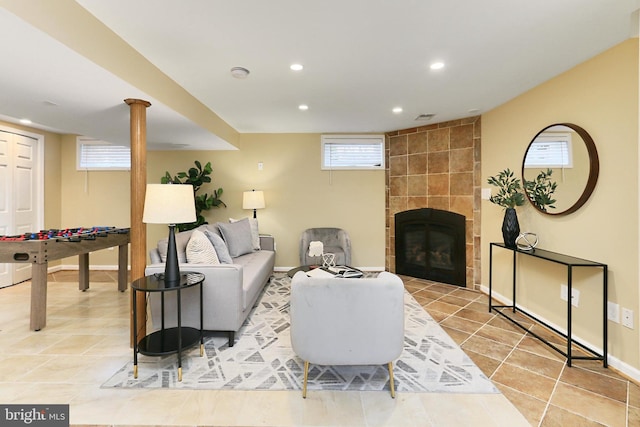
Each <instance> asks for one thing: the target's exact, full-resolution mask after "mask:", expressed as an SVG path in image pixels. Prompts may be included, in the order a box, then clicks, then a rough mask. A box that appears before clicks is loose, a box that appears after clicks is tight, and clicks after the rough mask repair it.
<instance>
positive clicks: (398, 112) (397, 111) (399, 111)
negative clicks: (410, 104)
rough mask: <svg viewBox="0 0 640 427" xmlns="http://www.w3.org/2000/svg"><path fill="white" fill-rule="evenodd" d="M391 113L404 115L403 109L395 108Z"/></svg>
mask: <svg viewBox="0 0 640 427" xmlns="http://www.w3.org/2000/svg"><path fill="white" fill-rule="evenodd" d="M391 111H393V112H394V113H396V114H400V113H402V107H394V108H393V110H391Z"/></svg>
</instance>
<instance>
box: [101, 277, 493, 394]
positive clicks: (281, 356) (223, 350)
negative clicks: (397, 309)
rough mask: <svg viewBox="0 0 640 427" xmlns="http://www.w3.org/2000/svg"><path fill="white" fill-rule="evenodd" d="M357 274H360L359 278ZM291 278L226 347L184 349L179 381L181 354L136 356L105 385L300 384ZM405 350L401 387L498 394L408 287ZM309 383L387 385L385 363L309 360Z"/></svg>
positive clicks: (218, 337)
mask: <svg viewBox="0 0 640 427" xmlns="http://www.w3.org/2000/svg"><path fill="white" fill-rule="evenodd" d="M354 280H357V279H354ZM290 285H291V279H290V278H289V277H287V276H286V275H284V276H281V275H275V276H274V277H273V278H272V279H271V281H270V282H269V283H268V284H267V286H265V289H264V292H263V294H262V295H261V297H260V298H259V299H258V302H257V303H256V306H255V307H254V309H253V311H252V313H250V315H249V316H248V318H247V320H246V321H245V324H244V325H243V326H242V328H241V329H240V331H239V332H237V333H236V343H235V345H234V346H233V347H229V346H228V342H227V336H226V334H213V335H206V336H205V355H204V356H203V357H200V350H199V346H195V347H192V348H191V349H188V350H186V351H184V352H183V354H182V381H181V382H179V381H177V360H176V355H175V354H172V355H167V356H162V357H151V356H144V355H139V356H138V378H137V379H134V378H133V361H130V362H129V363H127V364H126V365H125V366H123V367H122V368H121V369H120V370H119V371H118V372H116V373H115V374H114V375H113V376H112V377H111V378H110V379H109V380H108V381H107V382H105V383H104V384H103V385H102V387H103V388H123V389H124V388H169V389H190V390H193V389H202V390H207V389H208V390H271V391H274V390H301V389H302V382H303V365H304V362H303V361H302V359H300V358H299V357H298V356H297V355H296V354H295V353H294V352H293V350H292V349H291V341H290V336H289V294H290ZM404 301H405V337H404V350H403V352H402V354H401V355H400V358H399V359H397V360H396V361H394V363H393V367H394V380H395V386H396V390H397V391H398V392H412V393H500V392H499V391H498V389H497V388H496V387H495V386H494V385H493V384H492V383H491V381H490V380H489V379H488V378H487V377H486V376H485V375H484V374H483V373H482V371H481V370H480V369H479V368H478V367H477V366H476V365H475V364H474V363H473V362H472V361H471V359H470V358H469V357H468V356H467V355H466V354H465V353H464V352H463V351H462V349H460V347H459V346H458V345H457V344H456V343H455V342H454V341H453V339H451V337H449V335H447V333H446V332H445V331H444V330H443V329H442V328H441V327H440V325H438V323H437V322H436V321H435V320H433V318H431V316H430V315H429V314H428V313H427V312H426V311H425V310H424V309H423V308H422V307H421V306H420V304H418V302H417V301H416V300H415V299H414V298H413V297H412V296H411V295H410V294H409V293H408V292H406V291H405V298H404ZM307 388H308V389H309V390H359V391H368V390H372V391H380V390H387V391H388V390H389V375H388V371H387V366H386V365H381V366H319V365H314V364H310V367H309V378H308V383H307Z"/></svg>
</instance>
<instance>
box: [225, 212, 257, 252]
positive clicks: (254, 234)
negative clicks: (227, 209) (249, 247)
mask: <svg viewBox="0 0 640 427" xmlns="http://www.w3.org/2000/svg"><path fill="white" fill-rule="evenodd" d="M245 219H246V220H247V221H249V226H250V227H251V244H253V250H254V251H259V250H260V231H258V219H257V218H243V219H233V218H229V222H238V221H242V220H245Z"/></svg>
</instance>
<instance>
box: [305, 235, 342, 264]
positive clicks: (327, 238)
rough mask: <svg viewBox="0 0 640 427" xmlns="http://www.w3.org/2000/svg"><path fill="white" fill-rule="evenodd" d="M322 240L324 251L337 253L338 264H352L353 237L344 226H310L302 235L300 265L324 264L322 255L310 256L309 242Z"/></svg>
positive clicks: (336, 260)
mask: <svg viewBox="0 0 640 427" xmlns="http://www.w3.org/2000/svg"><path fill="white" fill-rule="evenodd" d="M317 241H319V242H322V244H323V247H324V253H332V254H335V256H336V258H335V262H336V265H349V266H350V265H351V238H350V237H349V233H347V232H346V231H345V230H343V229H342V228H334V227H319V228H308V229H306V230H304V231H303V232H302V236H301V237H300V265H322V257H321V256H313V257H311V256H309V243H311V242H317Z"/></svg>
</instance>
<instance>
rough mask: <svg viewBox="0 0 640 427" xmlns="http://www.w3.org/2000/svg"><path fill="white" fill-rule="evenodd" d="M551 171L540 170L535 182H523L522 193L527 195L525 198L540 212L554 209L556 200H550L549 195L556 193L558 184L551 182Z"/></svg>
mask: <svg viewBox="0 0 640 427" xmlns="http://www.w3.org/2000/svg"><path fill="white" fill-rule="evenodd" d="M552 173H553V170H551V169H547V170H546V171H544V170H542V171H540V173H539V174H538V176H537V177H536V179H535V180H533V181H527V180H526V179H525V180H524V191H525V192H526V193H527V197H529V200H531V203H533V204H534V205H535V206H537V207H538V208H539V209H540V210H541V211H543V212H546V211H547V208H554V209H555V206H554V203H555V202H556V199H552V198H551V195H552V194H553V193H554V192H555V191H556V187H557V186H558V184H557V183H556V182H555V181H551V174H552Z"/></svg>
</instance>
